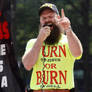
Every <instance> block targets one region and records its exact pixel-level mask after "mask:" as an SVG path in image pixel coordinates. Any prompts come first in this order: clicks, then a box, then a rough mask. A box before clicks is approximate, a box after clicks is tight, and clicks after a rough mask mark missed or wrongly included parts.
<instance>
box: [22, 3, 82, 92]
mask: <svg viewBox="0 0 92 92" xmlns="http://www.w3.org/2000/svg"><path fill="white" fill-rule="evenodd" d="M39 15H40V29H39V35H38V37H37V38H36V39H31V40H30V41H29V42H28V43H27V47H26V51H25V54H24V55H23V57H22V62H23V64H24V67H25V68H26V69H27V70H31V69H32V68H33V71H32V77H31V81H30V88H31V89H33V90H34V92H70V89H72V88H74V77H73V67H74V61H75V60H76V59H80V57H81V55H82V53H83V49H82V45H81V43H80V40H79V39H78V38H77V36H76V35H75V33H74V32H73V30H72V28H71V23H70V20H69V19H68V18H67V17H66V16H65V14H64V10H63V9H62V10H61V17H60V15H59V12H58V10H57V8H56V6H55V5H54V4H51V3H45V4H43V5H42V6H41V7H40V10H39ZM64 34H65V35H64Z"/></svg>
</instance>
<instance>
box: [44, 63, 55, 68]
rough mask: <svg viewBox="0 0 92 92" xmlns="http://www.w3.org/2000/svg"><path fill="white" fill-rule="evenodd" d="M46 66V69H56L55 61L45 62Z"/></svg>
mask: <svg viewBox="0 0 92 92" xmlns="http://www.w3.org/2000/svg"><path fill="white" fill-rule="evenodd" d="M44 66H45V68H46V69H49V68H51V69H56V64H54V63H52V64H45V65H44Z"/></svg>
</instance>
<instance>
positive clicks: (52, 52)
mask: <svg viewBox="0 0 92 92" xmlns="http://www.w3.org/2000/svg"><path fill="white" fill-rule="evenodd" d="M56 50H57V46H53V47H51V54H50V57H53V56H52V54H54V56H55V57H58V55H57V54H56Z"/></svg>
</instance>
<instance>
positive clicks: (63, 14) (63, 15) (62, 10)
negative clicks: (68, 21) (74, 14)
mask: <svg viewBox="0 0 92 92" xmlns="http://www.w3.org/2000/svg"><path fill="white" fill-rule="evenodd" d="M61 16H62V18H64V17H65V13H64V9H61Z"/></svg>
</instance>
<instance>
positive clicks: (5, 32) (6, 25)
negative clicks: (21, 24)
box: [3, 21, 9, 39]
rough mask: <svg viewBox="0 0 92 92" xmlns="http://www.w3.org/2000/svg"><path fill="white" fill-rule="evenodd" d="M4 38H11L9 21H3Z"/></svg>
mask: <svg viewBox="0 0 92 92" xmlns="http://www.w3.org/2000/svg"><path fill="white" fill-rule="evenodd" d="M3 32H4V39H9V31H8V22H7V21H5V22H4V23H3Z"/></svg>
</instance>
